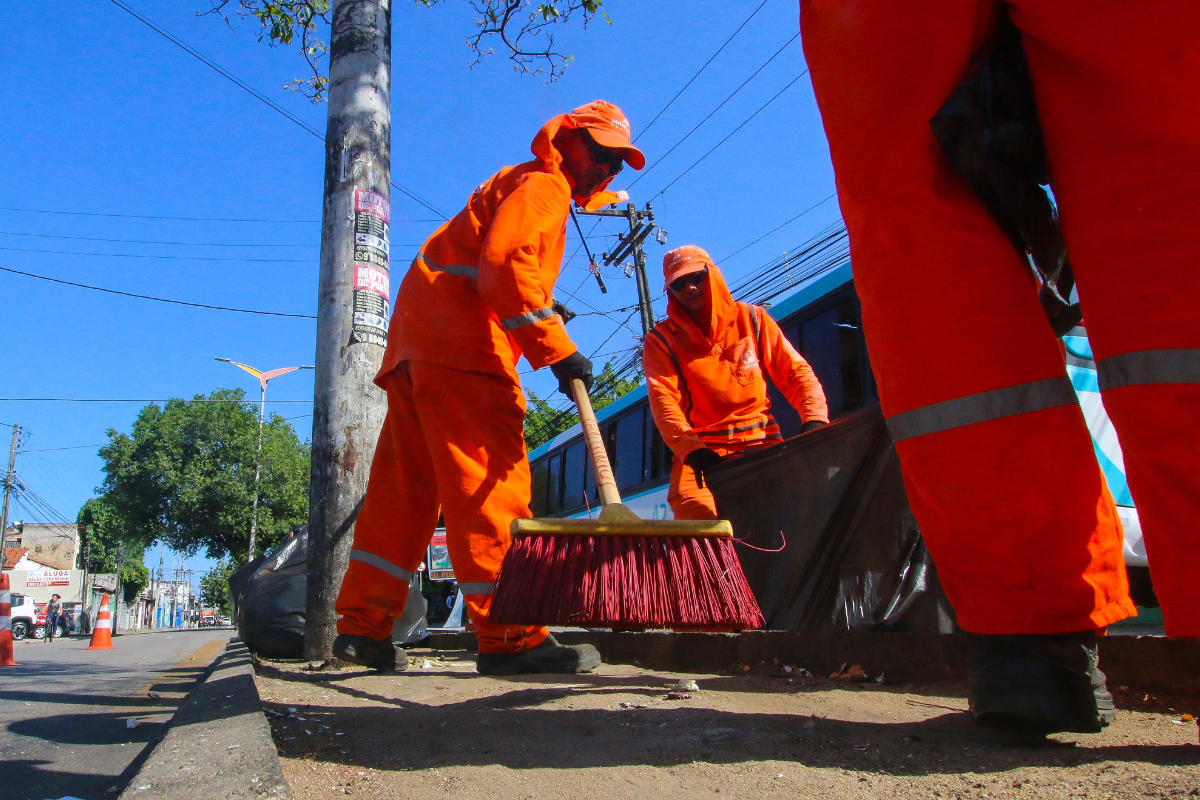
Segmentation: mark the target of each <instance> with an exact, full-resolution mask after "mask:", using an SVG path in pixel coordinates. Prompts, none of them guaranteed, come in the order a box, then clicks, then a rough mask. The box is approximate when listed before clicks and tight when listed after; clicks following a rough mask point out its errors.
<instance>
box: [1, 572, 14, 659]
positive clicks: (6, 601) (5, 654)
mask: <svg viewBox="0 0 1200 800" xmlns="http://www.w3.org/2000/svg"><path fill="white" fill-rule="evenodd" d="M15 666H17V662H16V661H13V638H12V600H11V598H10V597H9V595H8V576H7V575H0V667H15Z"/></svg>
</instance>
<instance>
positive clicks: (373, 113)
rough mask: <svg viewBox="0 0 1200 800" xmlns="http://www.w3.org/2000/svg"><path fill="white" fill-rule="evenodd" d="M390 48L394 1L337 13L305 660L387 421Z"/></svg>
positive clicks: (315, 651) (323, 650)
mask: <svg viewBox="0 0 1200 800" xmlns="http://www.w3.org/2000/svg"><path fill="white" fill-rule="evenodd" d="M391 43H392V9H391V0H337V2H335V3H334V5H333V25H332V31H331V35H330V50H329V121H328V127H327V130H326V135H325V203H324V207H323V213H322V216H323V219H322V225H321V286H320V300H319V305H318V311H317V356H316V393H315V397H314V405H313V442H312V488H311V494H310V510H309V529H308V530H309V543H308V596H307V602H306V609H305V641H304V653H305V657H306V658H308V659H309V660H310V661H324V660H325V659H328V658H329V657H330V655H331V653H332V646H333V637H334V636H335V622H336V615H335V613H334V608H333V606H334V601H335V600H336V599H337V594H338V590H339V589H340V588H341V583H342V577H343V576H344V575H345V572H346V564H347V561H348V559H349V553H350V547H351V543H352V542H353V539H354V520H355V517H356V516H357V515H358V511H359V509H360V508H361V507H362V501H363V497H364V495H365V494H366V489H367V476H368V474H369V473H370V469H371V460H372V458H373V457H374V454H375V442H376V438H377V437H378V435H379V429H380V427H382V425H383V418H384V414H385V413H386V411H387V400H386V396H385V395H384V393H383V391H382V390H380V389H378V388H376V387H375V385H374V384H373V383H372V382H371V381H372V379H373V378H374V377H375V374H376V372H378V370H379V366H380V364H381V362H382V360H383V352H384V346H385V345H386V326H387V318H388V315H389V311H390V309H389V307H388V291H389V290H388V256H387V252H388V247H387V227H388V226H387V221H388V218H389V216H390V210H389V198H390V191H389V188H388V186H389V183H390V181H391V146H392V134H391V76H392V58H391V51H392V47H391ZM356 233H357V234H358V246H357V247H356Z"/></svg>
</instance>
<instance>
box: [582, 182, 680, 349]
mask: <svg viewBox="0 0 1200 800" xmlns="http://www.w3.org/2000/svg"><path fill="white" fill-rule="evenodd" d="M575 213H576V214H578V215H579V216H581V217H624V218H625V219H626V220H628V221H629V233H628V234H619V236H618V241H617V244H616V245H614V246H613V249H612V250H610V251H609V252H607V253H605V254H604V265H605V266H606V267H607V266H611V265H613V264H620V263H621V262H622V261H624V260H625V259H627V258H629V257H631V256H632V257H633V264H632V265H630V266H628V267H626V275H628V274H629V273H631V272H632V273H633V277H634V278H635V279H636V280H637V292H638V307H639V310H640V315H641V318H642V336H643V337H646V336H649V335H650V329H651V328H653V327H654V310H653V309H652V308H651V302H652V300H653V298H652V297H651V296H650V281H649V280H648V279H647V278H646V251H645V250H644V249H642V245H643V244H644V243H645V241H646V239H647V238H649V237H650V236H651V235H653V236H654V239H655V241H657V242H658V243H659V244H666V243H667V232H666V231H665V230H663V229H662V228H660V227H658V226H657V225H655V224H654V210H653V209H652V208H651V207H650V204H649V203H646V207H645V208H643V209H639V208H638V207H637V206H636V205H634V204H633V203H629V204H628V205H627V206H626V207H625V209H624V210H619V209H617V207H616V206H615V205H614V206H613V207H612V208H605V209H597V210H596V211H576V212H575ZM576 224H577V225H578V222H577V223H576ZM579 236H580V238H581V239H586V237H584V235H583V230H582V229H580V230H579ZM585 244H586V241H585ZM588 255H589V257H590V255H591V253H590V251H589V253H588ZM593 267H595V264H594V263H593ZM595 273H596V280H598V281H600V289H601V290H602V291H605V292H607V291H608V290H607V289H605V288H604V281H603V279H602V278H601V277H600V272H599V270H598V269H596V270H595Z"/></svg>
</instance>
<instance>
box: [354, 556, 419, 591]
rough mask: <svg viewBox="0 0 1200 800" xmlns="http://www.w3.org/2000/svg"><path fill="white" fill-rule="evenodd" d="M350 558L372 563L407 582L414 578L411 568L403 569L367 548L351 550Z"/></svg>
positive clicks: (375, 566)
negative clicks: (368, 550) (369, 551)
mask: <svg viewBox="0 0 1200 800" xmlns="http://www.w3.org/2000/svg"><path fill="white" fill-rule="evenodd" d="M350 560H351V561H361V562H362V563H364V564H370V565H371V566H372V567H374V568H375V569H377V570H380V571H382V572H386V573H387V574H388V575H391V576H392V577H393V578H396V579H398V580H402V581H404V582H405V583H409V582H410V581H412V579H413V573H412V572H410V571H409V570H406V569H402V568H401V567H397V566H396V565H395V564H393V563H392V562H390V561H388V560H387V559H386V558H380V557H379V556H377V555H375V554H374V553H368V552H367V551H366V550H351V551H350Z"/></svg>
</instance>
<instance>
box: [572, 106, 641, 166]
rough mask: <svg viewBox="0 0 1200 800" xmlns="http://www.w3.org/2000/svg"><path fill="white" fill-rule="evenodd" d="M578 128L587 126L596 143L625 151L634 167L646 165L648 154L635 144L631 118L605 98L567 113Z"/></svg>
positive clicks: (627, 161)
mask: <svg viewBox="0 0 1200 800" xmlns="http://www.w3.org/2000/svg"><path fill="white" fill-rule="evenodd" d="M567 116H568V117H570V119H571V122H572V123H574V124H575V127H577V128H587V129H588V132H589V133H590V134H592V138H593V139H595V140H596V144H599V145H602V146H604V147H611V148H612V149H614V150H623V151H624V152H625V163H626V164H628V165H629V166H631V167H633V168H634V169H641V168H642V167H644V166H646V156H644V155H643V154H642V151H641V150H638V149H637V148H636V147H634V146H633V142H632V141H631V139H630V128H629V120H628V119H626V118H625V115H624V114H623V113H622V112H621V109H619V108H617V107H616V106H614V105H613V104H612V103H609V102H607V101H605V100H593V101H592V102H590V103H588V104H587V105H583V106H580V107H579V108H577V109H575V110H574V111H572V112H571V113H570V114H568V115H567Z"/></svg>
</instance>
